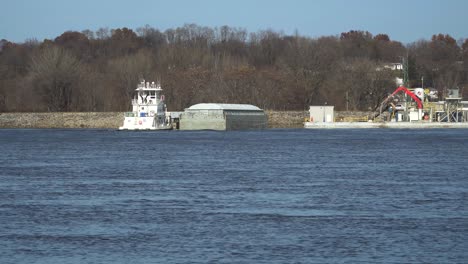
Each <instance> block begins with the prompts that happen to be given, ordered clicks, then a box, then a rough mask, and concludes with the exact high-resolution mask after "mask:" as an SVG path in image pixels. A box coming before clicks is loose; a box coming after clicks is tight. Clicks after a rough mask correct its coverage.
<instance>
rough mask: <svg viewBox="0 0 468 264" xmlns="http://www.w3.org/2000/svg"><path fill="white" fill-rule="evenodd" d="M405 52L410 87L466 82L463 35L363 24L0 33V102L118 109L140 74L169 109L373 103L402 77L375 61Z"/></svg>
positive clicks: (17, 107)
mask: <svg viewBox="0 0 468 264" xmlns="http://www.w3.org/2000/svg"><path fill="white" fill-rule="evenodd" d="M404 58H408V61H409V78H410V83H409V84H410V86H411V87H421V77H424V87H433V88H435V89H437V90H439V94H440V95H442V94H443V92H444V91H446V89H451V88H455V87H459V88H460V89H461V90H463V88H464V87H465V85H466V84H468V39H464V40H460V41H458V42H457V41H456V40H455V39H453V38H452V37H451V36H449V35H444V34H439V35H434V36H433V37H432V39H431V40H420V41H417V42H414V43H410V44H408V45H403V44H402V43H400V42H398V41H394V40H391V39H390V38H389V37H388V36H387V35H386V34H378V35H375V36H373V35H372V34H371V33H369V32H365V31H349V32H344V33H342V34H341V35H340V36H324V37H319V38H310V37H305V36H301V35H299V34H295V35H293V36H288V35H284V34H282V33H280V32H274V31H271V30H267V31H260V32H255V33H248V32H246V31H245V30H243V29H239V28H232V27H228V26H223V27H221V28H208V27H202V26H198V25H194V24H188V25H185V26H183V27H178V28H176V29H169V30H166V31H164V32H161V31H159V30H158V29H155V28H152V27H149V26H145V27H142V28H138V29H137V30H135V31H133V30H131V29H128V28H119V29H112V30H109V29H107V28H101V29H99V30H97V31H95V32H93V31H90V30H84V31H82V32H72V31H69V32H65V33H63V34H62V35H60V36H58V37H57V38H55V39H54V40H44V41H37V40H28V41H26V42H25V43H12V42H9V41H8V40H1V41H0V111H2V112H12V111H16V112H23V111H38V112H43V111H65V112H66V111H126V110H129V109H130V98H131V96H132V92H133V91H134V89H135V88H136V85H137V83H138V82H139V80H140V79H141V78H144V79H146V80H147V81H157V80H160V82H161V84H162V86H163V89H164V93H165V95H166V101H167V104H168V108H169V110H170V111H175V110H183V109H184V108H186V107H189V106H190V105H193V104H196V103H201V102H218V103H249V104H254V105H257V106H259V107H261V108H264V109H271V110H303V109H307V108H308V106H309V105H314V104H320V105H321V104H324V103H327V104H328V105H335V106H336V109H337V110H345V108H346V105H348V107H349V110H373V109H375V108H376V107H377V106H378V105H379V104H380V102H381V100H382V99H383V98H384V97H385V96H386V95H387V94H388V93H389V92H391V91H393V90H394V89H395V88H396V85H395V77H400V78H402V77H403V72H402V71H392V70H390V69H387V68H385V67H383V65H384V64H386V63H398V62H402V60H403V59H404ZM467 88H468V86H467ZM465 90H466V89H465ZM462 92H463V91H462ZM346 95H347V96H346ZM346 100H348V104H347V102H346Z"/></svg>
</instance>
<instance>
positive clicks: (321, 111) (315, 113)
mask: <svg viewBox="0 0 468 264" xmlns="http://www.w3.org/2000/svg"><path fill="white" fill-rule="evenodd" d="M309 113H310V116H309V122H311V123H331V122H334V119H335V116H334V114H335V106H332V105H311V106H310V108H309Z"/></svg>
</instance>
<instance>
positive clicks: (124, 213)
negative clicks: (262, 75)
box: [0, 129, 468, 263]
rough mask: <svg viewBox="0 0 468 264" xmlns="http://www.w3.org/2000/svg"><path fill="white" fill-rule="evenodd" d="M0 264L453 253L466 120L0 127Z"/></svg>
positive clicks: (467, 201) (378, 258)
mask: <svg viewBox="0 0 468 264" xmlns="http://www.w3.org/2000/svg"><path fill="white" fill-rule="evenodd" d="M0 151H1V152H0V263H336V262H338V263H408V262H409V263H467V260H468V250H467V249H468V130H458V129H454V130H445V129H440V130H386V129H375V130H266V131H251V132H245V131H244V132H213V131H201V132H181V131H171V132H157V133H152V132H148V133H138V132H136V133H135V132H134V133H132V132H116V131H109V130H0Z"/></svg>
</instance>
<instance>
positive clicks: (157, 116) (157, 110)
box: [119, 80, 172, 130]
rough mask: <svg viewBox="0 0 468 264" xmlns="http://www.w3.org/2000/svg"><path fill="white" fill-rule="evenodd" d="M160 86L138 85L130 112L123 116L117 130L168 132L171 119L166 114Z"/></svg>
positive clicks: (143, 83) (152, 83)
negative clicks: (121, 123) (121, 124)
mask: <svg viewBox="0 0 468 264" xmlns="http://www.w3.org/2000/svg"><path fill="white" fill-rule="evenodd" d="M161 92H162V89H161V85H160V84H159V82H158V83H154V82H151V83H149V82H145V81H144V80H143V81H141V83H139V84H138V86H137V88H136V90H135V95H134V97H133V99H132V112H126V113H125V114H124V122H123V126H121V127H119V130H169V129H172V124H171V118H170V116H169V115H168V114H167V107H166V103H165V102H164V95H163V94H161Z"/></svg>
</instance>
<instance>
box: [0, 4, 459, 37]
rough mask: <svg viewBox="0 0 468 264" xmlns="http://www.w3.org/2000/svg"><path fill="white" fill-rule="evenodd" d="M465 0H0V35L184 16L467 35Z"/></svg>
mask: <svg viewBox="0 0 468 264" xmlns="http://www.w3.org/2000/svg"><path fill="white" fill-rule="evenodd" d="M467 14H468V0H165V1H161V0H131V1H130V0H127V1H123V0H11V1H9V0H0V39H6V40H9V41H12V42H17V43H21V42H24V41H25V40H27V39H34V38H35V39H37V40H39V41H43V40H44V39H54V38H56V37H57V36H60V35H61V34H62V33H63V32H65V31H69V30H73V31H82V30H85V29H90V30H92V31H96V30H97V29H99V28H103V27H108V28H109V29H115V28H122V27H127V28H131V29H136V28H138V27H142V26H145V25H149V26H151V27H154V28H157V29H159V30H161V31H164V30H166V29H169V28H176V27H180V26H183V25H184V24H187V23H188V24H190V23H194V24H197V25H199V26H208V27H213V28H214V27H221V26H223V25H227V26H230V27H236V28H243V29H246V30H247V31H248V32H257V31H260V30H267V29H271V30H274V31H277V32H283V33H284V34H294V32H296V31H297V32H298V33H299V34H300V35H303V36H308V37H320V36H331V35H339V34H341V33H342V32H347V31H350V30H364V31H369V32H370V33H372V34H374V35H376V34H379V33H384V34H387V35H389V36H390V38H391V39H392V40H396V41H401V42H403V43H411V42H414V41H417V40H420V39H428V40H429V39H430V38H431V36H432V35H434V34H438V33H443V34H449V35H451V36H452V37H453V38H455V39H456V40H459V39H462V38H468V15H467Z"/></svg>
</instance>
